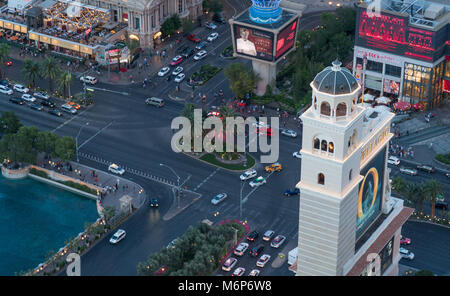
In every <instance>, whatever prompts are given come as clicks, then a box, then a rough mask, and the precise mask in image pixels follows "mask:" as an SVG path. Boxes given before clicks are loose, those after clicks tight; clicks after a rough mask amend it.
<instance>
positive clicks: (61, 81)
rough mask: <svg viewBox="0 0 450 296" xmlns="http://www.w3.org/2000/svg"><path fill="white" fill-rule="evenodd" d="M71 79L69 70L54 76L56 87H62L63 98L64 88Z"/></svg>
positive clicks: (68, 84)
mask: <svg viewBox="0 0 450 296" xmlns="http://www.w3.org/2000/svg"><path fill="white" fill-rule="evenodd" d="M72 80H73V79H72V74H71V73H70V72H61V73H59V75H58V76H57V77H56V83H57V84H58V87H59V88H60V89H62V91H63V98H64V99H65V98H66V89H67V87H69V86H70V83H71V82H72ZM69 96H70V94H69ZM68 100H70V98H68Z"/></svg>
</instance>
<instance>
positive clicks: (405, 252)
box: [400, 247, 414, 260]
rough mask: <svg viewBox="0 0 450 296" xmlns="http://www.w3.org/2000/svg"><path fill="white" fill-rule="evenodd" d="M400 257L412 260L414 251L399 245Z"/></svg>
mask: <svg viewBox="0 0 450 296" xmlns="http://www.w3.org/2000/svg"><path fill="white" fill-rule="evenodd" d="M400 257H402V258H404V259H409V260H413V259H414V253H413V252H411V251H409V250H407V249H405V248H401V247H400Z"/></svg>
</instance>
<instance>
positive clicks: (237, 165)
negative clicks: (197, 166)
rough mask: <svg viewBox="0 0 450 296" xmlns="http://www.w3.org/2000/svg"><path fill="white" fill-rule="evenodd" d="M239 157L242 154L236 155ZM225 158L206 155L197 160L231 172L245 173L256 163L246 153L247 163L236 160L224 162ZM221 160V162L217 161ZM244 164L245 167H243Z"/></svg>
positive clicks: (217, 155)
mask: <svg viewBox="0 0 450 296" xmlns="http://www.w3.org/2000/svg"><path fill="white" fill-rule="evenodd" d="M238 155H239V157H242V154H238ZM225 157H226V156H225ZM225 157H222V156H220V153H214V152H213V153H207V154H204V155H203V156H201V157H200V158H199V159H200V160H203V161H205V162H207V163H209V164H212V165H215V166H218V167H221V168H224V169H227V170H231V171H245V170H248V169H250V168H252V167H253V166H254V165H255V163H256V161H255V159H254V158H253V157H252V156H251V155H250V154H248V153H246V158H247V161H246V163H245V161H244V160H242V159H238V160H237V161H236V160H226V158H225ZM219 159H221V160H219ZM244 164H246V165H244Z"/></svg>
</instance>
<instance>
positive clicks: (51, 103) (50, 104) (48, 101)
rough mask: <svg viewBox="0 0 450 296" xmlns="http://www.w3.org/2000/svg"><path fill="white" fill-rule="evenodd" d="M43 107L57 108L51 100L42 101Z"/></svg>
mask: <svg viewBox="0 0 450 296" xmlns="http://www.w3.org/2000/svg"><path fill="white" fill-rule="evenodd" d="M41 105H42V106H45V107H49V108H55V106H56V105H55V103H53V102H52V101H50V100H41Z"/></svg>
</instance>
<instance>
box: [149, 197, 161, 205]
mask: <svg viewBox="0 0 450 296" xmlns="http://www.w3.org/2000/svg"><path fill="white" fill-rule="evenodd" d="M150 206H151V207H158V206H159V204H158V199H156V198H152V199H151V200H150Z"/></svg>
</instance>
